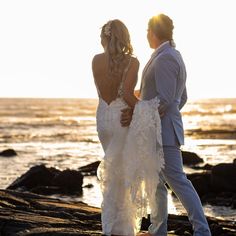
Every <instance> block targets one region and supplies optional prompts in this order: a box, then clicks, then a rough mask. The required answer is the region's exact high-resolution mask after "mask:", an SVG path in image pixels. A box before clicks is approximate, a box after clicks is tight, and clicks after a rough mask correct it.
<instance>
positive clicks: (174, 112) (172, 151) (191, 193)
mask: <svg viewBox="0 0 236 236" xmlns="http://www.w3.org/2000/svg"><path fill="white" fill-rule="evenodd" d="M185 83H186V70H185V65H184V62H183V59H182V57H181V55H180V53H179V52H178V51H177V50H175V48H173V47H171V45H170V44H169V43H168V42H165V43H164V44H162V45H161V46H160V47H159V48H158V49H157V50H156V51H155V52H154V53H153V54H152V57H151V59H150V60H149V62H148V63H147V65H146V66H145V68H144V70H143V74H142V82H141V89H140V90H141V99H143V100H150V99H152V98H154V97H158V98H159V99H160V103H161V105H163V107H164V110H165V115H164V117H162V119H161V125H162V142H163V149H164V159H165V168H164V170H163V171H162V176H161V179H162V181H161V182H160V184H159V185H158V187H157V192H156V200H157V206H158V211H157V212H158V213H157V215H156V216H155V215H152V216H151V225H150V227H149V233H150V234H152V235H154V236H167V217H168V207H167V194H168V192H167V189H166V187H165V183H167V184H168V185H169V187H170V188H171V189H172V190H173V191H174V192H175V194H176V196H177V197H178V198H179V200H180V201H181V203H182V204H183V206H184V208H185V209H186V210H187V213H188V217H189V220H190V222H191V223H192V226H193V231H194V236H210V235H211V233H210V229H209V226H208V223H207V220H206V217H205V216H204V212H203V208H202V205H201V201H200V199H199V196H198V194H197V193H196V191H195V189H194V187H193V185H192V184H191V182H190V181H189V180H188V179H187V177H186V175H185V173H184V171H183V163H182V156H181V151H180V145H182V144H184V129H183V123H182V117H181V113H180V109H181V108H182V107H183V106H184V104H185V103H186V101H187V91H186V86H185Z"/></svg>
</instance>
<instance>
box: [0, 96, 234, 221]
mask: <svg viewBox="0 0 236 236" xmlns="http://www.w3.org/2000/svg"><path fill="white" fill-rule="evenodd" d="M97 102H98V101H97V100H96V99H28V98H26V99H0V110H1V113H0V130H1V132H0V151H2V150H6V149H8V148H12V149H14V150H15V151H16V152H17V155H16V156H14V157H11V158H8V157H0V188H1V189H5V188H7V187H8V186H9V185H10V184H11V183H12V182H13V181H14V180H16V179H17V178H18V177H20V176H21V175H22V174H24V173H25V172H27V171H28V170H29V169H30V168H31V167H33V166H36V165H41V164H44V165H45V166H47V167H54V168H57V169H59V170H65V169H71V170H77V169H78V168H79V167H82V166H84V165H87V164H90V163H93V162H95V161H100V160H101V159H102V158H103V151H102V148H101V145H100V143H99V140H98V137H97V132H96V119H95V115H96V106H97ZM182 114H183V122H184V127H185V137H186V140H185V145H184V146H183V147H182V150H184V151H191V152H194V153H197V154H198V155H199V156H200V157H201V158H202V159H203V160H204V163H202V164H201V165H205V164H210V165H217V164H219V163H232V162H233V160H234V159H236V99H208V100H198V101H191V102H188V103H187V105H186V106H185V107H184V109H183V111H182ZM184 168H185V171H186V173H199V172H201V171H202V170H197V169H193V168H191V167H190V166H185V167H184ZM83 184H84V186H86V185H91V186H92V187H90V188H84V189H83V195H82V196H67V195H56V197H59V198H60V199H63V200H73V201H83V202H85V203H87V204H89V205H91V206H94V207H100V204H101V200H102V198H101V193H100V189H99V182H98V180H97V178H96V176H86V177H85V178H84V183H83ZM168 200H169V212H170V213H171V214H183V213H185V210H184V209H183V207H182V206H181V204H180V203H179V202H178V200H177V199H176V198H175V197H173V196H172V194H171V193H169V196H168ZM204 211H205V213H206V215H207V216H210V217H217V218H219V219H224V220H235V219H236V211H235V209H232V208H231V207H230V206H214V205H211V204H205V205H204Z"/></svg>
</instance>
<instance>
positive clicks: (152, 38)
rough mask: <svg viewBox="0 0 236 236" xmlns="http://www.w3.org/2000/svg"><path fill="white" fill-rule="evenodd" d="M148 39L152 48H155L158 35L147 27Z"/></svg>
mask: <svg viewBox="0 0 236 236" xmlns="http://www.w3.org/2000/svg"><path fill="white" fill-rule="evenodd" d="M147 40H148V43H149V46H150V48H153V49H155V48H156V46H155V45H156V44H155V41H156V36H155V34H154V33H153V32H152V30H151V29H149V28H148V29H147Z"/></svg>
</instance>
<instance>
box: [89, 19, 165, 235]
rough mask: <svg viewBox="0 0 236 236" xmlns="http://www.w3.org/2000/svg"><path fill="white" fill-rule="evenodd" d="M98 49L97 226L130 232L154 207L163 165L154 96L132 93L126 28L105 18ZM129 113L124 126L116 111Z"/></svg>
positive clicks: (134, 63)
mask: <svg viewBox="0 0 236 236" xmlns="http://www.w3.org/2000/svg"><path fill="white" fill-rule="evenodd" d="M101 44H102V46H103V48H104V52H103V53H101V54H98V55H95V56H94V58H93V61H92V70H93V76H94V82H95V85H96V88H97V92H98V96H99V104H98V107H97V115H96V118H97V132H98V137H99V140H100V142H101V144H102V148H103V150H104V153H105V156H104V158H103V160H102V161H101V164H100V165H99V168H98V178H99V180H100V183H101V191H102V195H103V201H102V206H101V209H102V231H103V234H105V235H109V236H111V235H112V236H117V235H119V236H121V235H122V236H134V235H136V233H137V232H138V231H139V230H140V226H141V220H142V217H146V216H147V214H148V213H149V212H150V211H151V213H154V212H155V211H156V208H155V191H156V186H157V184H158V181H159V173H160V170H161V168H163V165H164V161H163V152H162V142H161V124H160V117H159V114H158V109H157V108H158V105H159V101H158V99H157V98H154V99H152V100H150V101H140V100H139V99H138V98H137V97H136V96H135V95H134V88H135V86H136V83H137V77H138V69H139V61H138V59H137V58H135V57H134V56H133V48H132V45H131V42H130V35H129V32H128V29H127V28H126V26H125V25H124V23H123V22H121V21H120V20H117V19H116V20H110V21H108V22H107V23H106V24H105V25H104V26H103V27H102V29H101ZM124 109H125V110H128V111H129V112H132V113H133V116H132V122H131V124H130V126H129V127H124V126H122V125H121V123H120V119H121V111H122V110H124Z"/></svg>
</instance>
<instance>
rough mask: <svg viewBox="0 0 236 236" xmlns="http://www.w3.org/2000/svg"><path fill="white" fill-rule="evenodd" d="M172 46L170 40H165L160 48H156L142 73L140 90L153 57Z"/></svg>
mask: <svg viewBox="0 0 236 236" xmlns="http://www.w3.org/2000/svg"><path fill="white" fill-rule="evenodd" d="M168 47H171V46H170V43H169V42H165V43H163V44H162V45H161V46H160V47H159V48H158V49H156V50H155V51H154V52H153V53H152V55H151V58H150V59H149V61H148V62H147V64H146V66H145V67H144V69H143V73H142V80H141V86H140V91H141V89H142V84H143V80H144V77H145V73H146V71H147V69H148V68H149V66H150V64H151V63H152V61H153V59H154V58H155V57H157V56H158V55H159V54H160V53H161V52H162V51H164V50H165V49H166V48H168Z"/></svg>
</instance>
